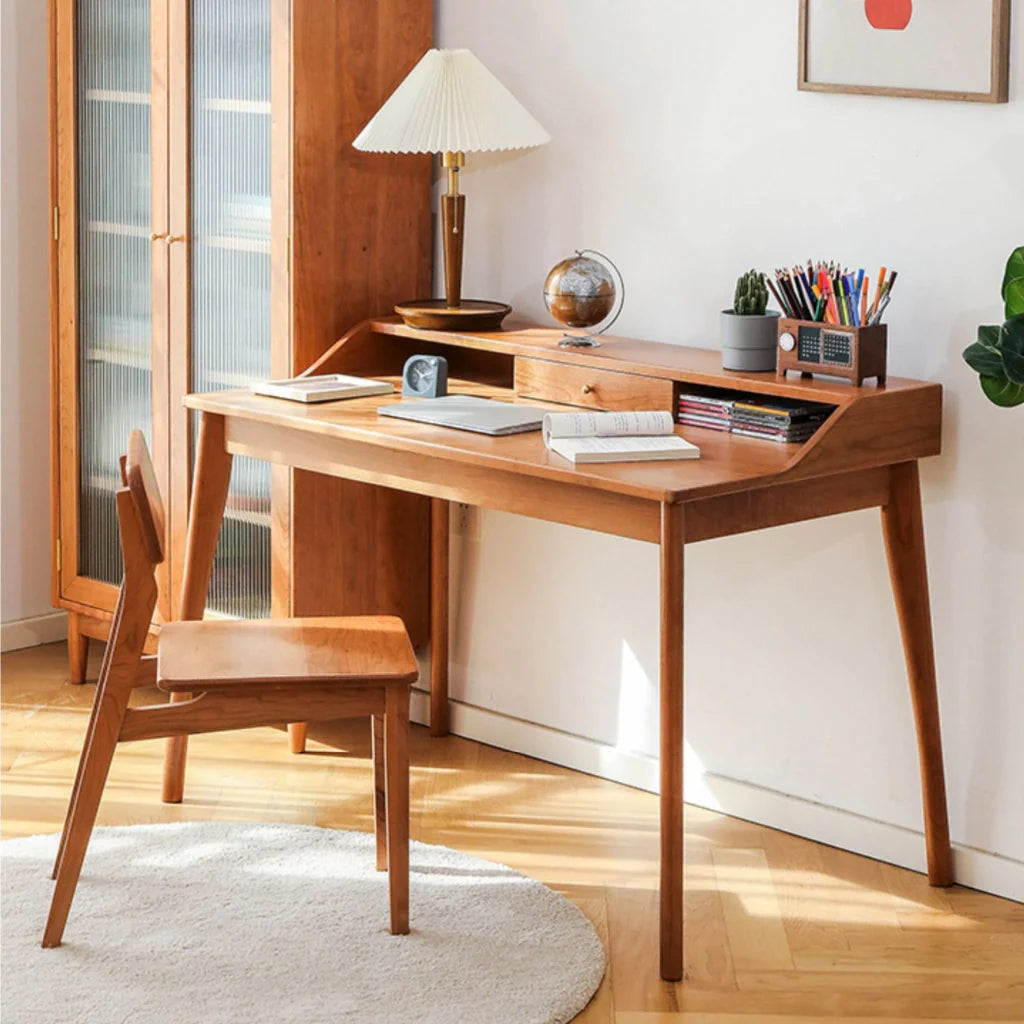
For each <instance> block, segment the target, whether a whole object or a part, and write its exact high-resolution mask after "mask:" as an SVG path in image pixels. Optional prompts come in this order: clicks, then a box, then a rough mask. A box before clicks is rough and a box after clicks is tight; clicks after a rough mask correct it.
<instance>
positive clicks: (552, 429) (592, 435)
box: [543, 411, 700, 464]
mask: <svg viewBox="0 0 1024 1024" xmlns="http://www.w3.org/2000/svg"><path fill="white" fill-rule="evenodd" d="M674 427H675V424H674V423H673V422H672V414H671V413H668V412H582V411H581V412H552V413H548V414H547V415H546V416H545V417H544V426H543V430H544V443H545V444H546V445H547V446H548V448H550V449H551V451H553V452H556V453H557V454H559V455H561V456H562V458H564V459H568V460H569V461H570V462H572V463H574V464H575V463H577V462H647V461H653V460H656V459H699V458H700V449H699V448H698V447H697V446H696V445H694V444H690V442H689V441H685V440H683V438H681V437H679V436H678V435H677V434H675V433H674Z"/></svg>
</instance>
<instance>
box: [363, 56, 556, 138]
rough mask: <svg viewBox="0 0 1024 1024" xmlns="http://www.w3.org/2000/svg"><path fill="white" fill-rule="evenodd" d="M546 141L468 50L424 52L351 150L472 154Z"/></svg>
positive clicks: (521, 109) (518, 104) (518, 106)
mask: <svg viewBox="0 0 1024 1024" xmlns="http://www.w3.org/2000/svg"><path fill="white" fill-rule="evenodd" d="M550 141H551V136H550V135H548V133H547V132H546V131H545V130H544V129H543V128H542V127H541V126H540V125H539V124H538V123H537V121H536V120H535V119H534V118H533V116H532V115H531V114H530V113H529V112H528V111H527V110H526V109H525V108H524V107H523V106H522V104H521V103H520V102H519V101H518V100H517V99H516V98H515V97H514V96H513V95H512V93H510V92H509V91H508V89H506V88H505V86H503V85H502V84H501V82H499V81H498V80H497V78H495V77H494V75H492V74H491V73H490V71H488V70H487V68H485V67H484V66H483V64H481V63H480V61H479V60H477V58H476V57H474V56H473V54H472V53H470V51H469V50H427V52H426V53H425V54H424V55H423V57H422V58H421V59H420V62H419V63H418V64H417V65H416V67H414V68H413V69H412V71H410V72H409V74H408V75H406V77H405V80H404V81H403V82H402V84H401V85H400V86H399V87H398V88H397V89H396V90H395V91H394V92H393V93H392V94H391V96H390V97H389V99H388V100H387V102H386V103H385V104H384V106H382V107H381V108H380V110H378V111H377V113H376V115H375V116H374V117H373V119H372V120H371V121H370V123H369V124H368V125H367V126H366V127H365V128H364V129H363V130H362V131H361V132H360V133H359V135H358V137H357V138H356V140H355V142H354V143H353V145H354V146H355V147H356V149H361V150H365V151H367V152H371V153H457V152H459V151H460V150H461V151H462V152H463V153H473V152H482V151H485V150H495V149H527V148H529V147H531V146H543V145H544V143H546V142H550Z"/></svg>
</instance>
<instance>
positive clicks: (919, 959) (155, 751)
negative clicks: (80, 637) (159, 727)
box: [0, 644, 1024, 1024]
mask: <svg viewBox="0 0 1024 1024" xmlns="http://www.w3.org/2000/svg"><path fill="white" fill-rule="evenodd" d="M98 660H99V658H98V652H95V651H94V653H93V662H94V663H95V664H98ZM0 669H2V686H0V694H2V730H3V732H2V740H3V742H2V751H0V768H2V780H3V789H2V835H3V837H4V838H12V837H14V836H22V835H30V834H33V833H37V832H49V831H57V830H59V828H60V825H61V822H62V820H63V816H64V812H65V810H66V802H67V798H68V793H69V791H70V786H71V782H72V780H73V778H74V772H75V766H76V764H77V757H78V752H79V749H80V744H81V741H82V736H83V733H84V730H85V725H86V717H87V712H88V708H89V705H90V703H91V700H92V695H93V687H92V686H91V685H87V686H84V687H74V686H71V685H69V684H68V683H67V670H66V654H65V649H64V646H63V645H62V644H54V645H50V646H47V647H40V648H34V649H30V650H25V651H15V652H12V653H10V654H6V655H4V656H3V659H2V662H0ZM138 697H139V698H140V699H141V700H143V701H145V700H158V699H160V698H159V697H158V696H157V695H156V693H155V691H153V693H149V692H148V691H142V692H141V693H140V694H139V695H138ZM369 754H370V748H369V728H368V726H364V725H363V723H361V722H348V723H338V724H337V725H331V726H329V727H326V728H322V729H319V730H317V729H314V730H312V732H311V742H310V749H309V751H308V753H307V754H306V755H303V756H294V755H291V754H289V753H288V745H287V741H286V737H285V734H284V731H283V730H277V729H252V730H247V731H243V732H236V733H229V734H222V735H210V736H201V737H197V738H193V740H192V744H191V747H190V758H189V773H188V783H187V788H186V795H185V802H184V803H183V804H181V805H179V806H167V805H164V804H162V803H161V802H160V772H161V764H162V743H161V742H143V743H136V744H130V745H126V746H125V747H122V748H121V749H120V750H119V751H118V753H117V756H116V757H115V759H114V765H113V768H112V771H111V778H110V781H109V783H108V786H107V790H106V794H105V796H104V802H103V804H102V806H101V808H100V817H99V824H101V825H104V824H105V825H111V824H128V823H135V822H156V821H180V820H214V819H216V820H228V821H253V820H257V821H282V822H300V823H308V824H315V825H322V826H328V827H337V828H353V829H362V830H366V831H368V830H370V829H371V828H372V817H371V813H372V806H371V791H372V787H371V777H372V776H371V766H370V762H369ZM412 762H413V769H412V835H413V837H414V838H416V839H420V840H423V841H424V842H429V843H443V844H445V845H448V846H452V847H455V848H457V849H459V850H464V851H466V852H467V853H472V854H476V855H478V856H481V857H485V858H489V859H493V860H496V861H501V862H503V863H506V864H510V865H512V866H513V867H515V868H517V869H519V870H521V871H523V872H525V873H527V874H529V875H533V876H534V877H536V878H539V879H541V880H542V881H544V882H545V883H547V884H548V885H550V886H552V887H553V888H555V889H557V890H558V891H560V892H563V893H564V894H565V895H566V896H568V897H569V898H570V899H572V900H573V901H574V902H575V903H576V904H577V905H578V906H579V907H580V908H581V909H582V910H583V911H584V913H586V914H587V915H588V916H589V917H590V919H591V920H592V921H593V923H594V925H595V927H596V928H597V930H598V932H599V934H600V935H601V937H602V939H603V941H604V942H605V944H606V947H607V950H608V960H609V969H608V972H607V974H606V976H605V980H604V982H603V984H602V986H601V988H600V989H599V991H598V992H597V994H596V996H595V998H594V999H593V1000H592V1002H591V1004H590V1005H589V1006H588V1007H587V1009H586V1010H585V1011H584V1012H583V1014H581V1015H580V1016H579V1017H578V1018H577V1021H578V1022H579V1024H682V1022H686V1024H784V1022H802V1024H806V1022H811V1021H815V1022H817V1021H842V1022H845V1024H867V1022H871V1024H879V1022H882V1021H917V1022H926V1021H931V1022H936V1024H937V1022H939V1021H941V1022H943V1024H954V1022H956V1021H1022V1020H1024V906H1022V905H1020V904H1017V903H1012V902H1010V901H1007V900H1002V899H998V898H996V897H993V896H988V895H985V894H983V893H979V892H974V891H972V890H969V889H963V888H960V887H953V888H951V889H948V890H936V889H931V888H929V886H928V885H927V883H926V881H925V879H924V878H923V877H922V876H921V875H917V874H915V873H914V872H911V871H905V870H903V869H901V868H895V867H892V866H890V865H887V864H882V863H879V862H876V861H872V860H868V859H866V858H864V857H858V856H856V855H854V854H850V853H845V852H843V851H841V850H836V849H832V848H830V847H825V846H821V845H818V844H816V843H812V842H808V841H807V840H804V839H799V838H796V837H794V836H791V835H787V834H785V833H782V832H776V831H773V830H772V829H767V828H763V827H761V826H758V825H752V824H749V823H747V822H743V821H739V820H736V819H734V818H728V817H725V816H723V815H720V814H714V813H711V812H709V811H705V810H701V809H699V808H695V807H687V811H686V972H687V980H686V981H685V982H682V983H679V984H670V983H666V982H663V981H662V980H661V979H660V978H659V977H658V972H657V876H658V859H657V858H658V831H657V823H658V803H657V798H656V797H654V796H652V795H651V794H649V793H643V792H639V791H637V790H633V789H629V788H627V787H625V786H620V785H616V784H614V783H610V782H606V781H604V780H601V779H595V778H592V777H590V776H586V775H581V774H578V773H576V772H572V771H568V770H566V769H563V768H558V767H555V766H552V765H549V764H545V763H542V762H539V761H534V760H531V759H529V758H525V757H521V756H519V755H516V754H510V753H507V752H505V751H501V750H496V749H494V748H491V747H485V746H482V745H480V744H477V743H473V742H470V741H468V740H463V739H459V738H456V737H448V738H446V739H443V740H432V739H431V738H430V737H429V735H428V734H427V731H426V730H425V729H419V728H417V729H414V733H413V745H412ZM43 913H44V911H43V908H40V929H41V928H42V925H43ZM413 913H414V914H415V908H414V909H413ZM467 1024H471V1022H467Z"/></svg>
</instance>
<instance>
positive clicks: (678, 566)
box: [661, 504, 686, 981]
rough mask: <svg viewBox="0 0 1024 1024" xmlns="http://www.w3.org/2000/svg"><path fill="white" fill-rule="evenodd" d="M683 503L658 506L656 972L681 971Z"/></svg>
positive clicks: (670, 976)
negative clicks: (658, 870) (658, 876)
mask: <svg viewBox="0 0 1024 1024" xmlns="http://www.w3.org/2000/svg"><path fill="white" fill-rule="evenodd" d="M684 509H685V506H683V505H669V504H662V506H661V976H662V977H663V978H664V979H665V980H666V981H678V980H679V979H680V978H682V976H683V548H684V546H685V543H686V534H685V511H684Z"/></svg>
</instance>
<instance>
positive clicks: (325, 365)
mask: <svg viewBox="0 0 1024 1024" xmlns="http://www.w3.org/2000/svg"><path fill="white" fill-rule="evenodd" d="M557 333H558V332H551V331H544V330H539V329H534V330H530V329H525V330H523V331H516V330H510V331H503V332H490V333H484V334H474V335H456V336H447V337H446V336H445V335H443V334H441V333H440V332H429V331H427V332H417V333H416V334H415V335H410V334H409V333H408V331H407V330H406V329H404V328H401V327H399V326H398V325H395V324H392V323H390V322H389V321H374V322H373V323H372V324H371V325H369V326H367V325H360V326H359V327H357V328H355V329H353V330H352V331H350V332H349V333H348V334H347V335H346V336H345V337H344V338H342V339H341V340H340V341H339V342H338V343H337V344H336V345H335V346H334V347H333V348H332V349H331V350H329V351H328V352H327V353H326V354H325V355H324V356H323V357H322V358H321V359H320V360H318V361H317V363H316V364H315V367H316V368H317V369H319V370H322V371H324V372H328V371H331V370H340V369H342V368H343V367H345V368H348V369H353V368H354V366H356V365H358V366H359V367H360V369H361V371H362V372H364V373H366V372H368V371H372V367H373V365H374V350H373V345H374V343H375V340H376V339H381V340H382V344H381V346H380V352H379V362H378V363H377V365H378V366H379V367H380V368H381V369H383V368H385V367H387V368H392V367H393V366H394V365H395V364H396V363H397V361H398V360H399V358H400V356H401V354H402V348H401V344H400V343H407V342H410V341H411V342H412V343H414V344H415V345H416V346H417V347H420V346H422V345H425V344H433V345H435V346H436V347H437V350H438V351H440V352H442V353H445V352H447V353H450V354H451V355H452V356H453V358H454V359H462V358H463V357H464V355H465V352H466V350H469V351H471V352H474V353H476V358H477V359H479V360H480V361H479V362H472V361H466V362H465V363H464V364H463V365H465V366H466V367H467V368H469V369H470V372H471V373H472V374H473V376H472V377H471V379H460V378H457V377H456V378H454V379H453V380H452V382H451V390H452V391H453V392H454V393H464V394H474V395H480V396H483V397H487V398H492V399H497V400H507V401H513V400H516V395H515V391H514V389H513V388H512V387H511V386H509V385H510V383H511V382H510V381H508V379H507V378H505V377H503V374H505V373H507V371H508V370H509V368H510V364H513V363H514V361H515V359H518V358H523V357H531V358H536V357H537V356H538V354H539V353H540V352H542V351H543V353H544V359H545V360H550V361H551V363H552V365H553V366H555V367H556V368H555V369H554V370H550V371H547V372H549V373H551V374H552V375H553V376H552V378H551V379H552V381H557V379H558V378H557V373H558V371H559V369H560V368H561V367H565V372H566V373H568V374H569V377H568V379H573V375H575V374H577V373H578V372H580V371H581V370H582V371H586V372H590V371H595V370H596V371H600V372H602V373H608V374H611V373H615V374H619V375H625V374H628V373H638V374H640V375H641V376H648V377H652V378H660V379H661V380H662V381H663V382H665V383H668V384H670V385H671V386H672V391H671V396H672V398H671V401H672V402H674V399H675V395H676V393H677V392H678V391H679V390H682V389H683V388H684V387H686V386H688V385H695V386H700V387H712V388H719V389H726V388H737V387H739V388H742V389H744V390H747V391H750V392H751V393H756V394H774V395H781V396H791V397H800V398H802V399H804V400H816V401H822V402H825V403H826V404H828V405H831V406H832V407H833V408H832V412H831V413H830V415H829V418H828V420H827V421H826V423H825V424H824V426H823V427H822V428H821V429H820V430H819V431H818V432H817V433H816V434H815V435H814V437H813V438H812V439H811V440H810V441H808V442H806V443H803V444H795V445H778V444H772V443H768V442H765V441H762V440H758V439H754V438H744V437H741V436H737V435H732V434H725V433H720V432H717V431H710V430H702V429H700V428H689V427H688V428H686V429H685V430H680V431H679V432H680V433H684V434H685V436H687V437H688V438H689V439H691V440H692V441H694V442H695V443H697V444H698V446H699V447H700V448H701V458H700V459H699V460H693V461H688V462H680V463H632V464H622V463H619V464H607V465H583V466H579V467H574V466H572V465H570V464H568V463H566V462H564V461H563V460H561V459H559V458H558V457H557V456H554V455H552V454H550V453H549V452H548V451H547V450H546V449H545V448H544V445H543V442H542V439H541V437H540V435H539V433H536V432H535V433H531V434H523V435H516V436H511V437H499V438H491V437H485V436H481V435H474V434H471V433H465V432H460V431H452V430H446V429H444V428H440V427H431V426H429V425H426V424H416V423H409V422H407V421H401V420H394V419H391V418H390V417H380V416H379V414H378V410H379V409H380V408H381V407H382V406H385V405H387V404H389V403H393V402H396V401H400V400H401V399H400V397H399V396H397V395H390V396H378V397H374V398H366V399H356V400H352V401H345V402H335V403H324V404H322V405H318V406H313V407H305V406H299V405H298V404H296V403H289V402H283V401H279V400H275V399H268V398H260V397H257V396H253V395H251V394H248V393H243V392H223V393H220V394H217V395H198V396H190V397H189V399H188V400H187V401H188V404H189V405H190V406H191V407H193V408H196V409H199V410H200V411H202V412H203V416H204V419H205V418H207V417H212V418H214V419H219V420H222V422H223V423H224V429H223V438H222V440H223V444H224V446H225V448H226V450H227V451H228V452H231V453H234V454H244V455H249V456H253V457H257V458H264V459H269V460H271V461H276V462H278V463H281V464H283V465H290V466H296V467H300V468H303V469H307V470H312V471H314V472H317V473H321V474H324V475H334V476H338V477H342V478H345V479H350V480H356V481H358V482H360V483H363V484H369V485H375V486H377V487H378V488H380V487H387V488H392V489H395V490H402V491H408V492H411V493H414V494H417V495H424V496H426V497H429V498H431V499H433V500H434V502H435V504H434V505H433V508H434V510H435V512H436V511H437V510H438V509H439V508H440V507H441V504H443V503H444V502H451V501H458V502H466V503H468V504H473V505H479V506H483V507H488V508H496V509H502V510H504V511H507V512H513V513H517V514H522V515H528V516H533V517H536V518H540V519H547V520H551V521H556V522H565V523H569V524H572V525H576V526H582V527H586V528H590V529H597V530H603V531H605V532H608V533H614V534H617V535H621V536H628V537H635V538H637V539H641V540H646V541H651V542H655V543H658V544H659V545H660V549H661V677H660V678H661V690H660V693H661V743H660V763H661V772H662V778H661V797H660V799H661V835H660V838H661V886H660V891H661V896H660V940H659V942H660V964H661V974H662V977H663V978H665V979H668V980H678V979H679V978H681V977H682V972H683V967H684V959H683V920H682V915H683V884H682V834H683V821H682V764H683V651H682V644H683V553H684V549H685V544H686V543H687V542H694V541H697V540H703V539H709V538H711V537H717V536H726V535H730V534H733V533H739V532H744V531H748V530H752V529H760V528H764V527H768V526H776V525H780V524H782V523H785V522H795V521H799V520H801V519H807V518H812V517H818V516H822V515H832V514H836V513H839V512H845V511H850V510H852V509H855V508H864V507H871V506H874V505H878V506H885V507H887V508H888V509H890V511H888V512H886V515H887V516H889V517H890V518H892V517H894V516H895V517H896V519H900V516H901V515H903V514H905V513H906V507H907V501H906V496H905V495H904V496H903V497H900V496H894V493H893V489H894V488H895V487H897V483H896V482H895V481H896V477H895V476H893V475H892V474H890V469H889V467H891V466H894V465H899V464H902V463H905V462H907V461H908V460H911V459H916V458H919V457H924V456H926V455H931V454H935V453H937V452H938V450H939V447H940V438H941V388H939V387H938V386H937V385H932V384H924V383H920V382H916V381H908V380H898V379H892V378H890V379H889V380H888V381H887V383H886V385H885V387H867V388H857V387H854V386H853V385H851V384H849V383H848V382H840V383H836V382H829V381H820V380H811V381H808V382H799V383H792V382H788V381H778V380H776V379H775V378H774V377H766V376H764V375H760V376H758V375H754V374H728V373H723V372H722V371H721V370H720V369H718V368H717V360H718V356H717V353H704V352H701V351H699V350H685V349H677V348H675V347H673V346H664V345H654V344H652V343H646V342H635V343H634V342H624V343H623V344H622V346H621V347H618V351H617V354H616V355H610V354H609V351H606V350H605V349H603V348H602V349H599V350H597V351H598V352H604V355H602V356H600V357H598V360H603V362H600V361H595V356H594V353H593V352H590V353H587V354H585V355H579V354H576V353H565V354H563V353H562V352H561V350H558V349H557V347H553V346H557ZM421 334H422V336H423V337H421ZM388 339H390V344H389V343H388ZM553 339H554V340H553ZM616 347H617V346H612V345H609V350H612V349H613V348H616ZM346 360H348V364H347V366H346V365H345V364H346ZM376 374H377V375H380V376H382V377H384V378H385V379H387V378H388V377H389V376H392V375H389V374H386V373H381V372H380V370H377V371H376ZM496 379H497V382H496ZM664 393H665V395H666V396H668V395H669V391H668V389H667V388H666V390H665V392H664ZM519 401H521V402H523V403H524V404H528V405H529V404H532V405H534V406H535V407H544V406H543V403H537V402H531V401H530V400H524V399H522V398H519ZM555 408H557V406H555ZM677 429H678V428H677ZM899 486H901V487H902V486H903V485H902V484H900V485H899ZM439 503H441V504H439ZM911 504H913V503H911ZM916 507H917V515H918V517H919V515H920V507H919V502H918V504H917V505H916ZM896 509H902V510H903V512H902V513H897V512H896V511H895V510H896ZM691 514H692V530H691V529H690V522H691ZM432 521H433V523H434V525H435V527H436V526H437V524H438V523H439V522H440V521H441V520H440V517H439V516H438V515H435V516H434V517H433V519H432ZM430 522H431V520H427V524H428V525H429V523H430ZM887 529H888V530H890V531H892V530H895V529H896V527H895V526H893V525H892V524H890V526H889V527H887ZM910 532H911V533H913V532H914V531H913V530H911V531H910ZM442 546H443V539H442V538H441V537H440V536H439V535H437V534H436V533H435V544H434V545H433V549H434V552H435V556H436V553H437V552H439V551H440V550H441V549H442ZM891 546H892V542H891V541H890V547H891ZM918 546H920V550H921V557H922V559H923V541H922V542H921V544H920V545H918V542H917V541H914V542H912V543H911V544H910V545H909V547H910V548H914V549H916V548H917V547H918ZM394 550H395V551H400V550H401V549H400V548H395V549H394ZM915 557H916V556H915ZM902 558H903V555H902V554H900V555H897V556H895V560H896V561H899V562H900V565H899V566H898V567H897V569H896V570H894V586H895V587H896V588H897V589H898V590H899V589H902V590H903V591H904V592H905V595H906V594H913V593H918V592H919V591H920V589H921V587H922V586H923V587H926V581H924V579H923V576H922V573H921V572H920V571H919V570H918V569H915V568H914V566H913V564H911V565H909V566H907V565H905V564H903V563H902V561H900V560H901V559H902ZM890 560H891V564H892V562H893V560H894V556H893V555H890ZM911 561H913V560H911ZM921 565H922V566H923V561H922V563H921ZM897 577H899V579H897ZM905 595H904V596H903V597H898V600H899V601H900V602H901V603H902V604H908V602H910V601H911V600H912V599H911V598H908V597H906V596H905ZM433 600H434V604H435V610H436V606H437V603H438V601H439V600H440V597H439V595H438V594H436V593H435V594H434V595H433ZM901 614H902V613H901ZM435 622H436V623H437V624H438V625H439V624H440V620H439V619H438V618H435ZM913 632H914V639H913V645H911V644H909V643H908V664H910V663H911V659H912V660H913V665H914V666H916V667H912V668H911V673H912V675H913V674H914V673H915V672H916V674H917V675H918V676H919V677H920V678H919V679H918V681H916V682H915V681H912V690H913V691H914V692H915V701H916V702H917V704H918V706H919V711H920V712H921V714H922V716H923V717H922V719H921V721H922V722H923V723H924V724H923V725H921V724H919V731H922V732H923V733H925V734H927V735H928V736H929V737H931V735H932V731H933V729H934V734H935V736H936V737H937V735H938V733H937V717H935V716H934V715H933V712H932V711H931V710H930V709H929V707H928V679H927V677H928V671H927V664H926V661H927V657H929V656H930V650H931V646H930V644H931V638H930V634H928V635H927V636H926V635H925V634H924V633H923V632H922V631H921V630H920V629H916V628H915V629H913ZM905 636H906V632H905ZM911 646H913V652H914V653H913V655H911V653H910V651H911ZM925 647H927V653H925V652H924V648H925ZM933 683H934V672H932V684H933ZM438 692H440V691H438ZM933 718H934V721H933ZM385 732H387V727H386V726H385ZM928 743H929V744H931V739H930V738H929V739H928ZM385 749H386V750H387V749H389V747H388V740H387V738H385ZM930 750H931V747H930V746H929V751H930ZM928 760H929V764H931V763H932V761H933V755H932V754H931V753H929V755H928ZM932 776H933V777H932V783H931V785H932V789H931V791H930V792H931V795H928V794H927V793H926V798H925V799H926V804H927V805H928V806H929V808H930V810H929V814H930V813H932V812H934V813H936V814H939V813H940V808H939V805H938V804H937V803H936V801H935V796H934V794H935V788H934V773H933V769H932ZM927 785H929V783H928V782H927V781H926V786H927ZM941 816H942V819H943V822H944V818H945V812H944V805H943V807H942V808H941ZM934 834H935V835H939V832H938V831H937V830H936V831H935V832H934ZM947 844H948V837H947ZM388 855H389V856H390V851H389V854H388ZM936 877H941V873H939V874H937V875H936ZM734 923H735V916H734Z"/></svg>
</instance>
